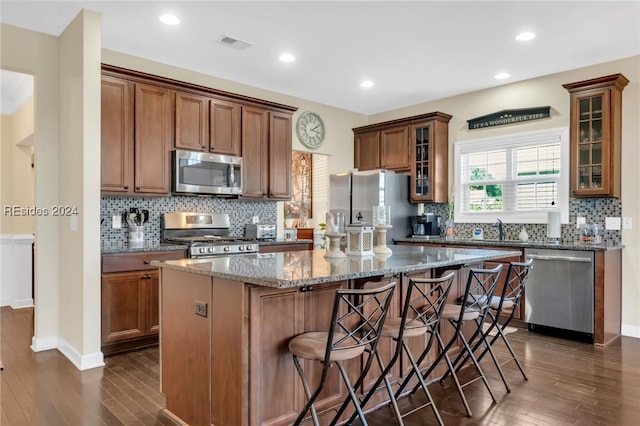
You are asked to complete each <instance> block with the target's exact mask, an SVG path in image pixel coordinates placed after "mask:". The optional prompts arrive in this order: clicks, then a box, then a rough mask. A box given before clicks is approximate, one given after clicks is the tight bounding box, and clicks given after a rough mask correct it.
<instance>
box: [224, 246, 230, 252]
mask: <svg viewBox="0 0 640 426" xmlns="http://www.w3.org/2000/svg"><path fill="white" fill-rule="evenodd" d="M223 250H224V251H231V247H229V246H224V249H223Z"/></svg>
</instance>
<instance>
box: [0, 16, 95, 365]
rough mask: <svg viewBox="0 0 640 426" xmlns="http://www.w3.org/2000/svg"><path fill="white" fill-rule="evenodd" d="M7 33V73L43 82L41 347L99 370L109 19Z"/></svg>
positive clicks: (38, 110)
mask: <svg viewBox="0 0 640 426" xmlns="http://www.w3.org/2000/svg"><path fill="white" fill-rule="evenodd" d="M0 29H1V31H2V40H1V42H2V45H1V47H2V49H1V53H2V56H1V62H2V66H3V68H7V69H11V70H14V71H19V72H24V73H29V74H33V75H34V77H35V94H34V98H35V133H34V145H35V150H36V153H37V157H36V161H37V167H36V168H35V188H36V195H35V205H36V206H38V207H40V208H46V209H48V211H49V213H50V214H48V215H43V216H38V217H36V288H35V298H36V309H35V324H34V337H33V339H32V348H33V350H34V351H41V350H47V349H53V348H57V349H59V350H60V351H61V352H62V353H64V354H65V355H66V356H67V357H68V358H69V359H70V360H71V361H72V362H73V363H74V364H75V365H76V366H77V367H78V368H79V369H86V368H92V367H96V366H100V365H103V363H102V353H101V352H100V229H99V218H100V31H101V22H100V17H99V15H97V14H96V13H94V12H89V11H81V12H80V13H79V14H78V16H77V17H76V18H75V19H74V21H73V22H72V23H71V24H70V26H69V27H68V28H67V29H66V30H65V32H64V33H63V34H62V35H61V36H60V37H59V38H57V37H51V36H47V35H44V34H41V33H36V32H33V31H28V30H24V29H21V28H17V27H13V26H10V25H6V24H2V25H1V27H0ZM53 206H75V207H77V209H78V212H79V215H78V216H77V217H75V218H74V219H72V218H71V217H68V216H53V215H52V212H53ZM74 222H75V223H74Z"/></svg>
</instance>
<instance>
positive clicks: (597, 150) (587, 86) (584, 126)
mask: <svg viewBox="0 0 640 426" xmlns="http://www.w3.org/2000/svg"><path fill="white" fill-rule="evenodd" d="M628 83H629V80H628V79H627V78H626V77H625V76H623V75H622V74H614V75H609V76H605V77H600V78H594V79H591V80H585V81H579V82H576V83H568V84H564V85H563V87H564V88H565V89H567V90H568V91H569V93H570V96H571V100H570V102H571V108H570V117H571V118H570V139H571V175H570V182H571V195H572V196H574V197H620V183H621V170H620V164H621V133H622V90H623V89H624V87H625V86H626V85H627V84H628Z"/></svg>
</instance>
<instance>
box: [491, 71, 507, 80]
mask: <svg viewBox="0 0 640 426" xmlns="http://www.w3.org/2000/svg"><path fill="white" fill-rule="evenodd" d="M509 77H511V74H509V73H506V72H499V73H498V74H496V75H494V76H493V78H495V79H496V80H504V79H505V78H509Z"/></svg>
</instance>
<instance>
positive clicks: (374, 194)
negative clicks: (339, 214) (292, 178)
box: [329, 169, 417, 244]
mask: <svg viewBox="0 0 640 426" xmlns="http://www.w3.org/2000/svg"><path fill="white" fill-rule="evenodd" d="M381 204H384V205H388V206H391V225H392V226H393V227H392V228H391V229H390V230H389V231H387V244H393V239H394V238H404V237H407V236H409V235H411V234H412V230H411V217H412V216H414V215H415V214H416V211H417V206H416V205H414V204H411V203H410V202H409V175H408V174H402V173H395V172H393V171H390V170H382V169H379V170H366V171H352V172H347V173H338V174H334V175H331V176H330V177H329V209H331V210H344V211H345V212H346V220H345V222H346V225H348V224H350V223H353V222H356V221H357V220H358V219H357V218H358V215H359V214H361V215H362V218H363V219H362V220H363V221H364V222H366V223H369V224H373V212H372V208H373V206H378V205H381Z"/></svg>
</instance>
